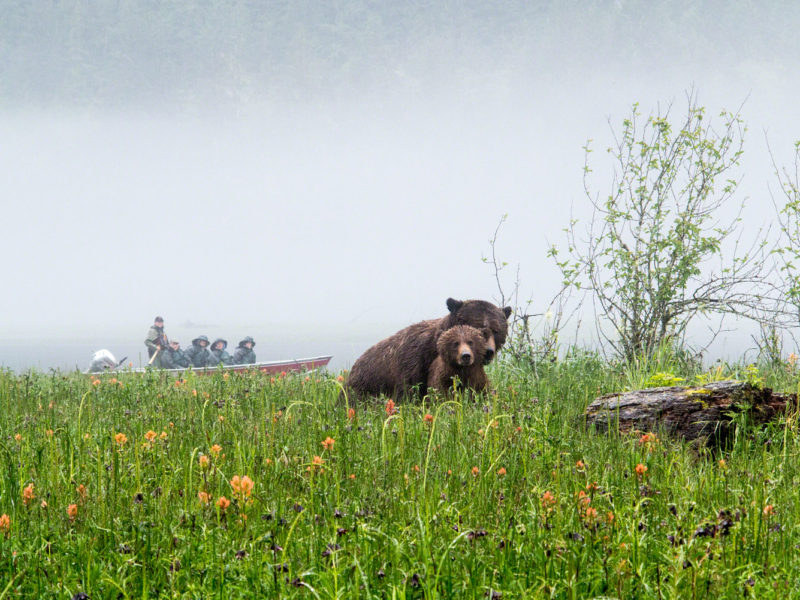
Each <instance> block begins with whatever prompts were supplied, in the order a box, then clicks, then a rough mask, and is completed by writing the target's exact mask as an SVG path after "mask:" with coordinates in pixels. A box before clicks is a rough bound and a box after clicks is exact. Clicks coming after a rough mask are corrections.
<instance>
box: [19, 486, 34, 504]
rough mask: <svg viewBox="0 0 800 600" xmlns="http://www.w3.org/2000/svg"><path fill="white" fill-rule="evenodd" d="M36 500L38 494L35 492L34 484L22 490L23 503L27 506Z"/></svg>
mask: <svg viewBox="0 0 800 600" xmlns="http://www.w3.org/2000/svg"><path fill="white" fill-rule="evenodd" d="M34 498H36V494H35V493H34V491H33V484H32V483H29V484H28V485H26V486H25V487H24V488H23V490H22V503H23V504H24V505H25V506H27V505H28V503H29V502H31V501H32V500H33V499H34Z"/></svg>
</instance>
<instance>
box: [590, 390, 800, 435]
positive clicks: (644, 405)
mask: <svg viewBox="0 0 800 600" xmlns="http://www.w3.org/2000/svg"><path fill="white" fill-rule="evenodd" d="M796 406H797V396H796V395H793V394H791V395H790V394H776V393H773V391H772V390H771V389H769V388H758V387H754V386H752V385H751V384H749V383H743V382H740V381H716V382H713V383H709V384H708V385H705V386H703V387H659V388H651V389H645V390H635V391H631V392H624V393H619V394H607V395H605V396H601V397H600V398H597V399H596V400H595V401H594V402H592V403H591V404H590V405H589V406H588V407H587V408H586V413H585V414H586V422H587V424H590V425H591V424H593V425H595V426H596V427H597V429H598V430H599V431H607V430H608V429H609V428H611V429H612V430H614V429H616V427H617V425H618V426H619V430H620V431H632V430H639V431H643V432H647V431H658V430H663V431H666V432H667V433H670V434H672V435H676V436H680V437H683V438H685V439H687V440H697V441H698V442H705V443H708V444H710V445H718V444H721V443H724V442H725V441H726V440H727V439H728V438H729V436H730V435H731V434H732V433H733V427H732V421H733V419H734V417H735V416H736V415H740V414H741V413H746V420H747V422H748V423H751V424H754V425H762V424H764V423H767V422H769V421H772V420H774V419H776V418H777V417H778V416H779V415H781V414H783V413H784V412H785V411H786V410H787V408H791V407H796Z"/></svg>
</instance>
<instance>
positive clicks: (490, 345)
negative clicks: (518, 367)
mask: <svg viewBox="0 0 800 600" xmlns="http://www.w3.org/2000/svg"><path fill="white" fill-rule="evenodd" d="M495 348H496V346H495V343H494V335H489V337H488V338H486V352H485V353H484V355H483V364H485V365H488V364H489V363H490V362H492V359H493V358H494V352H495Z"/></svg>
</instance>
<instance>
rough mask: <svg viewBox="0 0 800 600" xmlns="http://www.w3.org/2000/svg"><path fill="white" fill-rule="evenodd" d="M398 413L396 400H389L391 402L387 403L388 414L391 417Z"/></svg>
mask: <svg viewBox="0 0 800 600" xmlns="http://www.w3.org/2000/svg"><path fill="white" fill-rule="evenodd" d="M396 412H397V409H396V408H395V407H394V400H392V399H391V398H389V400H387V401H386V414H387V415H388V416H390V417H391V416H392V415H393V414H395V413H396Z"/></svg>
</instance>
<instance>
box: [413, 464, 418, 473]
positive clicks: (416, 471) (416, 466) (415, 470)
mask: <svg viewBox="0 0 800 600" xmlns="http://www.w3.org/2000/svg"><path fill="white" fill-rule="evenodd" d="M414 472H415V473H419V465H414Z"/></svg>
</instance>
